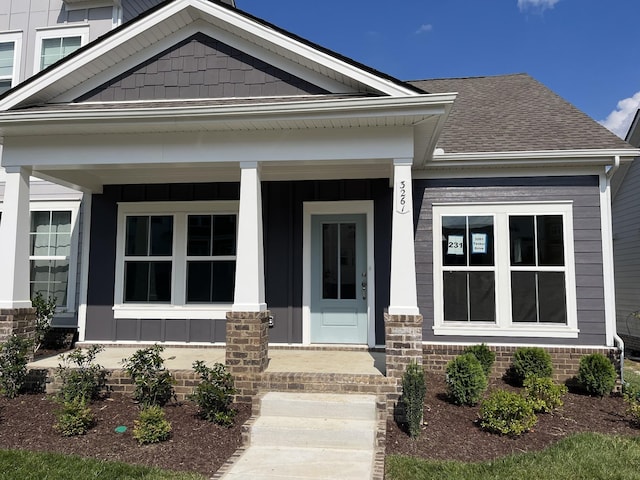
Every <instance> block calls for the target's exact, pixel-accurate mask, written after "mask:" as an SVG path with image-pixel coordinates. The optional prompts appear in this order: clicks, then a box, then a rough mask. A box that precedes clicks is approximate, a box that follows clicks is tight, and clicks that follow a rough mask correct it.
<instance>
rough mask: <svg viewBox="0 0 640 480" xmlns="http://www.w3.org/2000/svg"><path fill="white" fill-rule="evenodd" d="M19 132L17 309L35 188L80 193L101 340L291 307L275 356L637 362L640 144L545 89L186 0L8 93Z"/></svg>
mask: <svg viewBox="0 0 640 480" xmlns="http://www.w3.org/2000/svg"><path fill="white" fill-rule="evenodd" d="M0 133H1V134H2V136H3V138H4V150H3V155H2V165H3V166H4V167H5V168H6V169H7V174H6V184H7V188H6V191H5V206H4V213H3V216H4V217H3V221H2V224H1V225H0V242H1V243H0V245H2V247H3V251H4V252H7V254H8V255H7V258H3V259H0V270H2V271H6V272H15V273H14V274H13V275H7V276H5V277H3V278H1V279H0V306H1V307H2V308H14V309H15V308H19V307H21V306H26V305H28V282H27V279H26V278H24V275H22V274H21V272H22V271H23V270H24V267H25V265H26V263H27V261H28V258H27V257H28V254H29V252H27V251H26V250H25V249H24V248H23V244H24V243H25V242H26V238H27V237H28V235H29V231H28V228H27V227H26V226H25V225H24V224H23V222H22V221H21V219H22V218H23V216H24V215H23V212H26V210H27V208H28V205H27V204H26V203H25V202H26V200H25V198H26V195H27V194H28V193H29V192H30V191H31V192H33V191H34V188H31V189H30V188H29V184H28V182H26V181H25V178H26V177H27V176H28V175H29V174H31V173H32V174H33V175H34V176H36V177H39V178H46V179H49V180H52V181H55V182H56V183H58V184H61V185H65V186H72V187H73V188H75V189H78V190H81V191H83V192H85V197H84V200H83V202H82V205H83V208H82V215H81V216H82V222H81V224H79V225H78V230H77V231H78V235H77V236H78V238H79V243H80V244H81V245H82V246H83V248H81V249H80V250H81V255H80V259H81V260H80V262H79V265H80V266H79V268H78V272H79V284H78V288H77V292H78V296H79V312H80V313H79V319H78V325H79V329H80V338H81V340H84V341H88V342H101V343H114V342H120V343H135V342H158V341H159V342H167V343H178V344H185V343H190V344H206V345H210V344H212V343H223V342H225V341H226V342H227V345H229V343H228V342H229V338H230V337H229V328H228V325H229V324H230V323H229V322H239V323H242V322H248V323H249V324H252V322H255V321H257V322H258V324H260V325H262V324H263V322H264V321H265V319H266V317H267V315H268V313H267V312H270V314H271V315H272V316H273V317H274V326H273V328H272V329H270V331H269V341H270V342H272V343H281V344H292V345H313V344H346V345H362V346H369V347H375V346H381V345H384V344H385V343H386V344H387V346H389V344H390V338H391V337H393V335H397V337H393V338H396V340H397V339H400V340H402V338H404V337H403V335H405V334H406V335H408V336H410V337H411V335H413V336H412V337H411V338H412V339H413V340H406V341H399V343H398V345H404V346H400V347H398V349H399V350H396V349H395V348H394V349H393V352H390V350H388V351H387V358H388V362H389V358H390V356H394V355H395V356H402V355H404V354H405V353H406V354H407V355H413V356H415V355H417V353H416V352H418V351H420V352H421V351H422V349H424V351H425V352H427V353H433V352H436V351H437V352H440V353H441V354H443V355H449V354H451V352H453V351H455V349H456V348H459V346H460V345H464V344H468V343H479V342H487V343H491V344H494V345H508V346H510V347H514V346H517V345H523V344H527V345H530V344H536V345H543V346H549V347H550V346H556V347H558V349H559V350H557V351H563V350H566V351H570V352H572V354H573V352H577V354H578V356H579V354H580V353H581V352H586V351H592V350H593V349H594V348H596V349H601V350H611V349H613V348H614V343H615V333H616V331H615V303H614V284H613V258H612V247H611V209H610V203H609V176H608V174H607V171H608V169H609V168H610V167H611V166H613V165H617V164H618V163H619V162H627V161H630V160H631V159H632V158H633V157H634V156H636V155H638V153H639V151H638V150H637V149H635V148H633V147H631V145H629V144H627V143H626V142H624V141H622V140H620V139H619V138H617V137H616V136H615V135H613V134H611V133H610V132H608V131H607V130H606V129H604V128H603V127H601V126H600V125H598V124H597V123H596V122H594V121H593V120H591V119H590V118H588V117H587V116H586V115H584V114H583V113H581V112H579V111H578V110H577V109H575V108H574V107H572V106H571V105H569V104H568V103H567V102H565V101H564V100H562V99H560V98H559V97H558V96H556V95H555V94H553V93H552V92H551V91H549V90H548V89H547V88H546V87H544V86H542V85H541V84H539V83H538V82H536V81H535V80H533V79H532V78H530V77H529V76H527V75H523V74H520V75H507V76H500V77H483V78H466V79H443V80H426V81H415V82H402V81H399V80H397V79H394V78H392V77H389V76H387V75H385V74H382V73H380V72H378V71H375V70H373V69H370V68H368V67H366V66H364V65H361V64H358V63H356V62H354V61H352V60H350V59H348V58H345V57H343V56H340V55H338V54H336V53H334V52H331V51H328V50H326V49H324V48H322V47H320V46H318V45H314V44H312V43H309V42H307V41H305V40H303V39H301V38H299V37H297V36H295V35H292V34H290V33H288V32H285V31H283V30H281V29H279V28H277V27H275V26H273V25H271V24H269V23H267V22H264V21H262V20H260V19H257V18H255V17H253V16H251V15H248V14H246V13H244V12H243V11H241V10H238V9H236V8H234V7H233V6H231V5H226V4H223V3H220V2H215V1H209V0H174V1H168V2H165V3H162V4H160V5H159V6H157V7H155V8H153V9H151V10H148V11H146V12H145V13H142V14H141V15H140V16H138V17H136V18H135V19H133V20H131V21H130V22H127V23H125V24H123V25H122V26H120V27H118V28H116V29H114V30H112V31H110V32H109V33H107V34H105V35H103V36H102V37H100V38H99V39H97V40H96V41H94V42H91V43H88V44H86V45H84V46H83V47H81V48H79V49H78V50H76V51H74V52H73V53H71V54H69V55H68V56H67V57H65V58H64V59H63V60H62V61H60V62H59V63H57V64H55V65H53V66H51V67H49V68H48V69H45V70H44V71H42V72H40V73H38V74H37V75H36V76H34V77H31V78H30V79H27V80H26V81H24V82H22V83H21V84H20V85H18V86H17V87H15V88H13V89H12V90H10V91H9V92H7V93H5V95H4V96H2V97H0ZM434 234H435V238H436V240H437V241H435V242H434ZM385 324H386V325H387V327H388V328H387V329H386V330H385ZM252 328H253V327H248V330H247V331H252V332H253V331H254V330H252ZM255 331H256V332H257V331H258V330H255ZM393 332H395V333H393ZM403 332H404V333H403ZM407 332H413V333H411V334H409V333H407ZM260 335H263V333H260ZM406 335H405V336H406ZM261 338H262V337H261ZM412 342H414V343H412ZM239 343H241V342H239ZM416 343H417V344H419V347H420V348H419V349H417V348H415V347H416ZM407 345H410V348H409V347H407ZM403 348H407V352H409V353H407V352H405V353H402V354H398V352H399V351H400V350H402V349H403ZM402 351H403V352H404V350H402ZM265 352H266V350H265ZM265 354H266V353H265ZM434 358H435V357H434Z"/></svg>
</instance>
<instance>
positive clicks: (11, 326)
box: [0, 308, 36, 358]
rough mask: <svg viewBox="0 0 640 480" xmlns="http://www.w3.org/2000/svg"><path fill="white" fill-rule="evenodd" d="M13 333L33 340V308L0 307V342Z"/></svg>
mask: <svg viewBox="0 0 640 480" xmlns="http://www.w3.org/2000/svg"><path fill="white" fill-rule="evenodd" d="M13 334H16V335H17V336H19V337H22V338H26V339H27V340H29V341H31V342H33V341H34V340H35V338H36V309H35V308H3V309H0V343H1V342H4V341H6V340H7V339H8V338H9V337H10V336H11V335H13ZM31 358H33V357H31Z"/></svg>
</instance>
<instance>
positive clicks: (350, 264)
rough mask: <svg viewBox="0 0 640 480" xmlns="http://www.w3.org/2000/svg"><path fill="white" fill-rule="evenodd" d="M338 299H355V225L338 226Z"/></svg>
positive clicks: (344, 224) (343, 224)
mask: <svg viewBox="0 0 640 480" xmlns="http://www.w3.org/2000/svg"><path fill="white" fill-rule="evenodd" d="M340 298H343V299H350V300H353V299H355V298H356V225H355V223H342V224H340Z"/></svg>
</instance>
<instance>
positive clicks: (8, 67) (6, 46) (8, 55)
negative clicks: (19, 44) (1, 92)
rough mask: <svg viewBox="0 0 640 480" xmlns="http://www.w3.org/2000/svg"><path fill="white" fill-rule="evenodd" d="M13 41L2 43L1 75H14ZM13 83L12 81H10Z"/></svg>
mask: <svg viewBox="0 0 640 480" xmlns="http://www.w3.org/2000/svg"><path fill="white" fill-rule="evenodd" d="M13 49H14V43H13V42H2V43H0V76H3V77H11V76H13V51H14V50H13ZM9 85H11V81H9Z"/></svg>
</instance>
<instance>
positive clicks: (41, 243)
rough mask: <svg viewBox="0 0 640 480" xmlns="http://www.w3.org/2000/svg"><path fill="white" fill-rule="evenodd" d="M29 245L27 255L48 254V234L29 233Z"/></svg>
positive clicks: (43, 255)
mask: <svg viewBox="0 0 640 480" xmlns="http://www.w3.org/2000/svg"><path fill="white" fill-rule="evenodd" d="M30 237H31V238H30V240H31V245H30V247H29V255H32V256H40V257H46V256H48V255H49V234H48V233H32V234H31V235H30Z"/></svg>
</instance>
